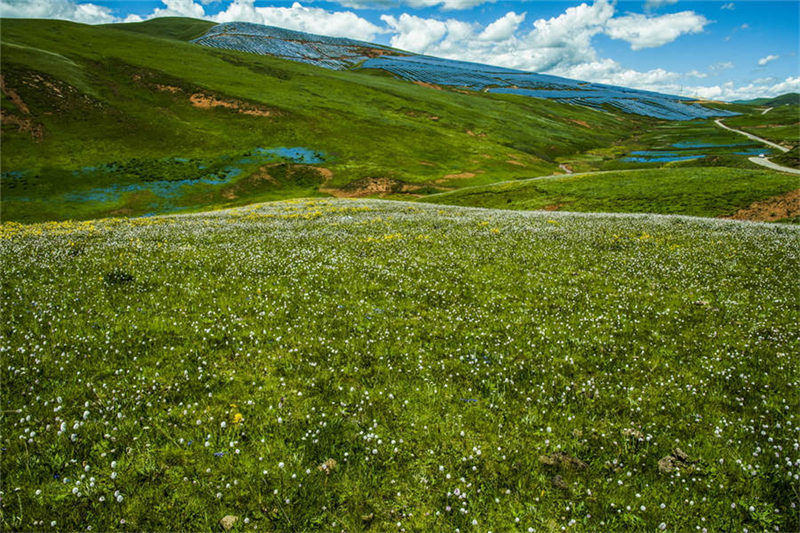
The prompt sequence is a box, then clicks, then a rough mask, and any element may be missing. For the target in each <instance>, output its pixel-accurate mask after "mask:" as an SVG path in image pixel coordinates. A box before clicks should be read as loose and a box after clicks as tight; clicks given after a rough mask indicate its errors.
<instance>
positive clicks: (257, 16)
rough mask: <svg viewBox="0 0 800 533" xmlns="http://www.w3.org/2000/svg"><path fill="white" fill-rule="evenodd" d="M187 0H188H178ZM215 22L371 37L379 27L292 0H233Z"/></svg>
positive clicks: (356, 16)
mask: <svg viewBox="0 0 800 533" xmlns="http://www.w3.org/2000/svg"><path fill="white" fill-rule="evenodd" d="M178 1H190V0H178ZM210 18H211V19H212V20H214V21H216V22H233V21H239V22H254V23H256V24H266V25H269V26H280V27H282V28H288V29H291V30H298V31H305V32H309V33H318V34H321V35H331V36H337V37H350V38H353V39H363V40H370V39H373V38H374V37H375V35H377V34H378V33H381V31H382V29H381V28H379V27H378V26H376V25H375V24H372V23H371V22H369V21H368V20H366V19H364V18H361V17H359V16H358V15H356V14H355V13H353V12H352V11H326V10H324V9H321V8H316V7H306V6H303V5H302V4H300V3H299V2H295V3H294V4H292V5H291V7H255V5H254V2H253V0H234V1H233V2H232V3H231V4H230V5H229V6H228V8H227V9H226V10H224V11H221V12H219V13H218V14H217V15H215V16H213V17H210Z"/></svg>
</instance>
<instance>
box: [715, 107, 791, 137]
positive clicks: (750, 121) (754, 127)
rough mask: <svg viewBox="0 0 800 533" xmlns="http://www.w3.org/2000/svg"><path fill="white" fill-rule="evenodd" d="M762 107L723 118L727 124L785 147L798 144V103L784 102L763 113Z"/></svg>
mask: <svg viewBox="0 0 800 533" xmlns="http://www.w3.org/2000/svg"><path fill="white" fill-rule="evenodd" d="M763 111H764V108H763V107H762V108H756V109H754V110H752V111H751V112H749V113H744V114H742V115H741V116H738V117H730V118H728V119H726V120H725V124H727V125H728V126H731V127H734V128H738V129H741V130H744V131H746V132H748V133H752V134H753V135H758V136H759V137H763V138H765V139H767V140H769V141H772V142H775V143H778V144H783V145H785V146H787V147H796V146H798V145H800V105H797V104H784V105H781V106H778V107H775V108H773V109H771V110H770V111H768V112H767V113H766V114H763V113H762V112H763Z"/></svg>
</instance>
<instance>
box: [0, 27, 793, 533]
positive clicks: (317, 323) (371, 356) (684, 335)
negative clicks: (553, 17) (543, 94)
mask: <svg viewBox="0 0 800 533" xmlns="http://www.w3.org/2000/svg"><path fill="white" fill-rule="evenodd" d="M208 27H209V23H207V22H204V21H198V20H192V19H175V18H165V19H156V20H152V21H148V22H145V23H134V24H111V25H103V26H86V25H81V24H74V23H69V22H60V21H52V20H48V21H45V20H21V19H17V20H8V19H3V20H2V42H1V43H0V54H1V55H2V73H1V74H2V78H0V81H1V83H0V89H1V90H0V93H1V97H0V111H2V130H1V132H0V133H1V134H2V151H1V152H0V167H2V168H0V170H1V171H2V173H1V174H0V272H2V279H1V281H2V282H1V283H0V305H1V306H2V313H3V322H2V329H0V331H1V333H0V360H1V361H2V368H3V370H2V372H0V393H1V394H0V404H2V407H0V441H1V442H2V444H1V445H0V523H2V528H3V530H8V531H78V530H81V531H83V530H87V531H88V530H91V531H121V532H122V531H220V530H231V531H287V532H288V531H291V532H299V531H375V532H383V531H460V532H486V531H494V532H506V531H520V532H533V531H536V532H542V531H544V532H549V531H587V532H588V531H592V532H594V531H631V530H632V531H674V532H684V531H745V530H746V531H797V530H800V510H798V505H799V504H800V446H799V445H798V441H799V438H798V437H799V436H800V435H798V432H800V419H799V418H798V413H799V412H800V409H798V406H800V379H798V376H800V328H798V324H800V291H798V287H799V286H800V226H798V225H797V223H798V222H800V205H798V203H797V202H798V201H800V195H798V191H800V179H799V178H798V176H796V175H790V174H786V173H782V172H776V171H772V170H765V169H764V168H762V167H757V166H756V165H754V164H753V163H752V162H750V161H748V157H752V156H753V155H754V154H755V153H765V154H766V155H768V156H769V157H770V158H771V160H772V161H775V162H777V163H780V164H785V165H789V166H792V165H795V164H796V162H797V155H798V147H797V146H796V145H797V142H798V140H800V132H798V131H797V128H796V126H797V124H796V119H797V115H796V112H797V106H793V105H784V106H780V107H776V108H775V109H773V110H772V111H770V112H769V113H767V114H766V115H761V114H760V113H761V111H762V110H763V108H759V107H757V105H758V104H757V103H754V104H742V103H738V104H721V103H717V104H711V105H718V106H724V107H725V108H726V109H730V110H734V111H737V112H740V113H742V115H740V116H737V117H730V118H726V119H725V123H726V124H728V125H730V126H731V127H736V128H742V129H744V130H746V131H751V132H753V133H755V134H756V135H760V136H763V137H765V138H767V139H771V140H775V141H777V142H781V143H784V144H786V145H787V146H789V145H793V146H794V148H793V149H792V150H791V151H790V152H788V153H786V154H781V155H778V154H776V151H774V150H768V149H766V148H764V147H763V145H762V144H759V143H757V142H753V141H750V140H748V139H745V138H744V137H743V136H741V135H738V134H736V133H733V132H730V131H726V130H723V129H721V128H719V127H718V126H716V125H715V124H714V123H713V121H712V120H693V121H684V122H667V121H663V120H655V119H647V118H644V117H640V116H634V115H626V114H623V113H619V112H609V111H600V110H592V109H589V108H586V107H581V106H574V105H568V104H564V103H558V102H555V101H552V100H542V99H535V98H528V97H523V96H520V95H503V94H491V93H482V92H466V93H465V92H464V91H459V90H449V89H444V90H436V89H433V88H429V87H422V86H419V85H415V84H413V83H407V82H404V81H400V80H397V79H394V78H393V77H392V76H390V75H387V73H386V72H383V71H374V72H369V71H360V72H358V71H332V70H326V69H322V68H317V67H315V66H312V65H307V64H301V63H295V62H291V61H285V60H280V59H277V58H273V57H266V56H258V55H253V54H246V53H241V52H234V51H226V50H221V49H215V48H205V47H202V46H199V45H194V44H191V43H189V42H187V41H189V40H191V39H192V38H195V37H197V36H199V35H201V34H203V32H204V31H206V30H207V29H208ZM781 101H782V100H781ZM792 113H794V115H793V114H792ZM793 121H794V122H793ZM333 196H351V197H353V198H333ZM367 197H369V198H367ZM378 198H380V199H378ZM398 200H399V201H398ZM686 215H688V216H686ZM728 217H736V218H742V219H746V220H769V221H772V222H778V223H776V224H767V223H761V222H743V221H741V220H724V218H728Z"/></svg>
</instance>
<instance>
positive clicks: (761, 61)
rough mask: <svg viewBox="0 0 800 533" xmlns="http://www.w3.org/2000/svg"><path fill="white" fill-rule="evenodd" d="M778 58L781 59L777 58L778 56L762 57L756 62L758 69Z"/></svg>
mask: <svg viewBox="0 0 800 533" xmlns="http://www.w3.org/2000/svg"><path fill="white" fill-rule="evenodd" d="M779 57H781V56H779V55H778V54H770V55H768V56H765V57H762V58H761V59H759V60H758V65H759V66H760V67H763V66H764V65H766V64H767V63H771V62H773V61H775V60H776V59H778V58H779Z"/></svg>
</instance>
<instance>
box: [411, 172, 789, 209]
mask: <svg viewBox="0 0 800 533" xmlns="http://www.w3.org/2000/svg"><path fill="white" fill-rule="evenodd" d="M798 188H800V179H798V178H797V176H793V175H790V174H783V173H780V172H772V171H769V170H750V169H737V168H723V167H674V168H659V169H640V170H619V171H606V172H590V173H586V174H574V175H565V176H549V177H544V178H533V179H528V180H519V181H509V182H504V183H497V184H493V185H486V186H482V187H468V188H463V189H459V190H456V191H452V192H447V193H443V194H437V195H433V196H428V197H425V198H423V201H425V202H431V203H438V204H450V205H462V206H471V207H488V208H498V209H522V210H542V209H546V210H557V209H558V210H563V211H578V212H605V213H659V214H665V215H666V214H682V215H691V216H699V217H720V216H727V215H732V214H734V213H735V212H736V211H738V210H739V209H743V208H745V207H747V206H749V205H750V204H752V203H754V202H756V201H758V200H761V199H763V198H770V197H775V196H780V195H782V194H786V193H788V192H790V191H793V190H796V189H798ZM789 221H794V222H800V218H798V217H795V218H794V219H793V220H786V221H785V222H789Z"/></svg>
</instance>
